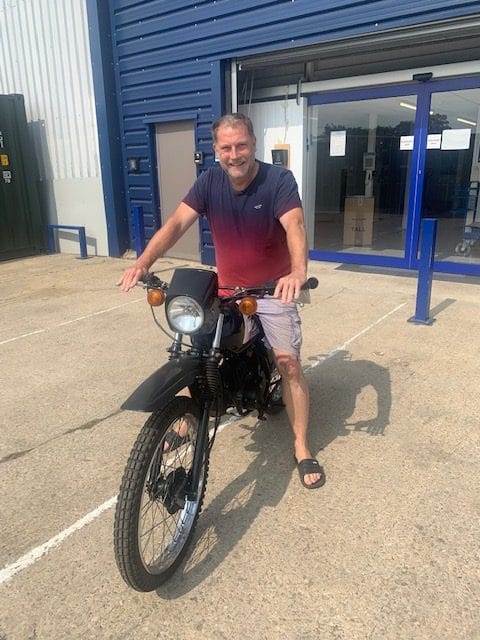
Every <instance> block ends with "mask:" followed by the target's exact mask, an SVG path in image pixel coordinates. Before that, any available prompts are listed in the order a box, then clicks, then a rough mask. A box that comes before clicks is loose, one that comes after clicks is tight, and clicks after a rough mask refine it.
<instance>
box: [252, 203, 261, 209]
mask: <svg viewBox="0 0 480 640" xmlns="http://www.w3.org/2000/svg"><path fill="white" fill-rule="evenodd" d="M262 207H263V204H256V205H254V207H253V208H254V209H261V208H262Z"/></svg>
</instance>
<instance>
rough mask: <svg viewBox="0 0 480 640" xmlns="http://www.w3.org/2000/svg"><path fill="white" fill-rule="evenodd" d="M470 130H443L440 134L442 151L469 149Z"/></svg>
mask: <svg viewBox="0 0 480 640" xmlns="http://www.w3.org/2000/svg"><path fill="white" fill-rule="evenodd" d="M471 135H472V130H471V129H444V131H443V133H442V149H443V150H444V151H445V150H446V151H451V150H453V149H469V148H470V136H471Z"/></svg>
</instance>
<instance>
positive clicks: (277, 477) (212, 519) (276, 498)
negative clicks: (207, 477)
mask: <svg viewBox="0 0 480 640" xmlns="http://www.w3.org/2000/svg"><path fill="white" fill-rule="evenodd" d="M310 360H311V361H313V363H314V364H312V365H310V366H306V367H305V371H306V377H307V380H308V382H309V386H310V394H311V403H310V404H311V418H310V424H311V427H310V438H309V439H310V446H311V450H312V454H313V455H315V456H317V455H318V453H319V452H320V451H321V450H322V449H325V448H326V447H328V445H329V444H330V443H331V442H332V441H334V440H335V439H336V438H338V437H345V436H349V435H350V433H351V432H352V431H360V432H364V433H365V434H366V435H370V436H380V435H383V434H384V432H385V429H386V428H387V426H388V423H389V416H390V408H391V383H390V374H389V372H388V370H387V369H386V368H385V367H382V366H380V365H378V364H376V363H374V362H372V361H369V360H352V359H351V358H350V355H349V353H348V352H347V351H337V352H334V353H333V354H329V355H328V356H316V357H313V358H311V359H310ZM368 386H370V387H373V389H374V390H375V392H376V396H377V402H376V411H375V412H374V413H375V415H371V417H369V418H368V419H367V420H362V421H357V422H352V420H351V419H352V416H353V414H354V411H355V406H356V400H357V396H358V395H359V393H360V392H361V391H362V390H363V389H364V388H365V387H368ZM232 428H235V429H241V430H242V431H243V438H244V439H245V448H246V450H248V451H249V452H253V453H255V454H256V455H255V457H254V459H253V460H252V462H251V463H250V464H249V465H248V467H247V468H246V469H245V471H244V472H243V473H242V474H241V475H239V476H237V477H236V478H234V479H232V481H231V482H230V483H229V484H227V485H226V486H225V488H224V489H223V490H222V491H221V492H220V493H219V494H218V495H217V496H216V497H215V498H214V499H213V500H212V502H211V503H210V504H209V505H208V508H206V509H205V511H204V512H202V514H201V515H200V519H199V521H198V525H197V530H196V533H195V535H194V539H193V543H192V546H191V550H190V554H189V556H188V557H187V559H186V560H185V562H184V563H183V564H182V565H181V567H180V568H179V569H178V570H177V572H176V574H175V575H174V576H173V577H172V578H171V579H170V580H169V581H168V582H167V583H166V584H165V585H163V586H162V587H161V588H159V589H158V590H157V594H158V596H159V597H161V598H162V599H175V598H178V597H181V596H182V595H184V594H186V593H188V592H189V591H191V590H192V589H194V588H195V587H196V586H197V585H198V584H200V583H201V582H203V580H205V579H206V578H207V577H208V576H209V575H210V574H211V573H212V572H213V571H214V570H215V569H216V568H217V567H218V566H220V565H221V563H222V562H223V561H224V560H225V559H226V558H227V556H228V555H229V554H230V553H231V552H232V550H233V549H234V548H235V546H236V545H237V543H238V542H239V541H240V540H241V539H242V537H243V536H244V535H245V533H246V532H247V531H248V530H249V528H250V527H251V525H252V523H253V522H254V521H255V519H256V518H257V516H258V514H259V513H260V511H261V510H262V509H263V508H264V507H274V506H276V505H277V504H279V503H280V501H281V500H282V498H283V496H284V495H285V492H286V490H287V486H288V484H289V482H290V478H291V471H292V470H293V469H294V462H293V456H292V443H291V432H290V428H289V427H288V422H287V418H286V414H285V412H282V413H281V414H279V415H277V416H271V417H269V419H268V421H267V422H260V421H259V422H257V423H256V424H255V426H253V427H252V426H251V425H248V424H245V423H241V422H240V423H236V424H235V426H233V427H232ZM226 466H228V465H227V464H226ZM286 470H289V471H288V472H287V471H286ZM212 473H215V469H214V467H213V466H211V468H210V474H212ZM295 480H296V481H298V480H297V478H295ZM327 483H328V471H327ZM298 486H299V487H300V484H299V485H298ZM299 490H303V489H300V488H299ZM207 491H208V487H207ZM319 491H321V489H319Z"/></svg>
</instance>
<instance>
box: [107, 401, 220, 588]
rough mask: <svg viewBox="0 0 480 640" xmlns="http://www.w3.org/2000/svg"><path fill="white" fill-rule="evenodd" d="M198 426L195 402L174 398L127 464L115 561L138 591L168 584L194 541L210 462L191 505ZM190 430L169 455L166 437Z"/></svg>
mask: <svg viewBox="0 0 480 640" xmlns="http://www.w3.org/2000/svg"><path fill="white" fill-rule="evenodd" d="M199 420H200V415H199V409H198V407H197V406H196V405H195V403H194V402H193V401H192V400H191V398H187V397H181V396H177V397H175V398H172V400H171V402H170V403H168V404H167V405H166V406H165V407H164V408H162V409H161V410H159V411H157V412H155V413H153V414H152V415H151V416H150V418H149V419H148V420H147V422H146V424H145V426H144V427H143V429H142V431H141V432H140V434H139V436H138V438H137V441H136V443H135V445H134V448H133V450H132V453H131V455H130V458H129V461H128V463H127V469H126V472H125V474H124V480H123V483H122V486H121V488H120V492H119V499H118V501H117V510H116V513H115V557H116V560H117V565H118V567H119V569H120V572H121V574H122V576H123V578H124V579H125V581H126V582H127V584H129V585H130V586H132V587H133V588H135V589H138V590H139V591H150V590H152V589H155V588H156V587H157V586H158V585H160V584H161V583H162V582H163V581H164V580H166V579H167V578H168V577H169V576H170V575H171V573H172V572H173V571H174V570H175V568H176V566H177V565H178V564H179V562H180V561H181V560H182V558H183V556H184V555H185V553H186V550H187V546H188V543H189V541H190V539H191V536H192V533H193V529H194V527H195V524H196V521H197V518H198V514H199V513H200V509H201V506H202V501H203V495H204V492H205V486H206V481H207V473H208V457H206V458H205V460H204V464H203V466H202V470H201V473H200V482H199V486H198V487H197V492H196V497H195V499H194V500H188V499H187V492H188V482H189V478H190V477H191V472H192V465H193V458H194V451H195V442H196V438H197V428H198V424H199ZM185 427H187V428H188V436H189V438H188V440H187V441H186V442H185V443H184V444H181V445H180V446H179V447H178V448H174V449H173V451H169V450H167V451H164V442H165V436H166V434H167V433H168V432H169V431H171V430H175V431H177V433H180V434H181V435H182V436H183V435H186V433H185V430H184V429H185ZM132 543H133V544H132Z"/></svg>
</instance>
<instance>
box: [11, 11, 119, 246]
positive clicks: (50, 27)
mask: <svg viewBox="0 0 480 640" xmlns="http://www.w3.org/2000/svg"><path fill="white" fill-rule="evenodd" d="M0 60H1V64H0V93H1V94H9V93H21V94H23V95H24V97H25V108H26V112H27V120H28V121H29V122H30V123H31V131H32V134H33V136H34V139H35V146H36V150H37V155H39V156H40V164H41V166H40V175H41V178H42V180H45V181H49V182H50V189H49V193H50V194H51V198H50V201H49V203H48V217H49V220H50V221H51V222H59V223H64V224H79V225H80V224H81V225H85V226H86V227H87V236H90V237H91V238H93V242H92V244H93V245H94V246H96V247H97V250H98V252H99V253H104V254H107V253H108V248H107V244H106V243H107V240H106V223H105V209H104V203H103V196H102V189H101V179H100V164H99V151H98V133H97V123H96V113H95V99H94V92H93V81H92V67H91V60H90V50H89V43H88V23H87V15H86V3H85V0H0ZM61 181H66V184H67V183H70V184H71V183H72V182H71V181H75V182H78V187H79V188H81V186H82V183H83V181H85V188H86V189H91V186H92V184H93V183H95V185H96V188H95V189H93V190H92V191H91V193H92V197H91V198H87V199H86V203H85V207H84V209H80V210H79V208H78V203H77V202H69V199H68V195H67V196H66V197H65V198H61V199H60V200H59V201H58V202H56V201H55V193H56V192H58V190H59V189H61V190H62V191H63V192H65V189H63V188H62V185H61V184H60V182H61ZM77 194H78V190H77ZM93 194H95V195H93ZM73 197H74V195H73V192H72V198H73ZM72 211H75V212H76V213H75V216H72ZM72 217H73V218H75V219H74V220H72ZM67 221H68V222H67ZM62 248H63V247H62ZM72 250H75V247H72Z"/></svg>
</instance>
